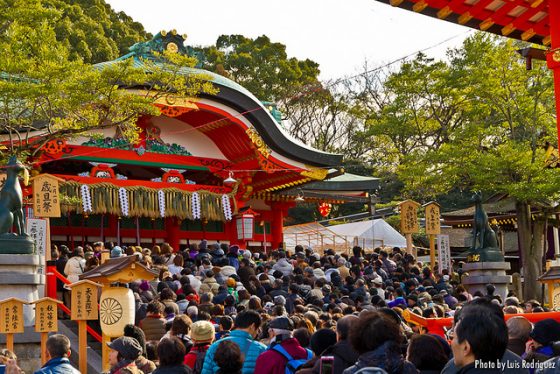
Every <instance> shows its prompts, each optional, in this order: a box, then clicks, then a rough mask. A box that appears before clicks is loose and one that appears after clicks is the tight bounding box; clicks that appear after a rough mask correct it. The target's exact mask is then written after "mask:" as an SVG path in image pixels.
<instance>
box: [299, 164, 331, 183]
mask: <svg viewBox="0 0 560 374" xmlns="http://www.w3.org/2000/svg"><path fill="white" fill-rule="evenodd" d="M308 168H309V169H308V170H304V171H302V172H301V173H300V175H303V176H304V177H308V178H311V179H315V180H320V181H322V180H323V179H325V177H326V176H327V174H328V172H329V171H328V170H327V169H320V168H313V167H309V166H308Z"/></svg>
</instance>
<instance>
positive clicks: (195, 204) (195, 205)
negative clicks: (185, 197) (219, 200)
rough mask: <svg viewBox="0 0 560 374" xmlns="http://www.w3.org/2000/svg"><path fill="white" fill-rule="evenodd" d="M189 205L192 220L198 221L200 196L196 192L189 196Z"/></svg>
mask: <svg viewBox="0 0 560 374" xmlns="http://www.w3.org/2000/svg"><path fill="white" fill-rule="evenodd" d="M191 205H192V207H191V209H192V216H193V219H200V216H201V215H200V196H199V195H198V192H193V194H192V196H191Z"/></svg>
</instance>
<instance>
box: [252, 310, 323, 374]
mask: <svg viewBox="0 0 560 374" xmlns="http://www.w3.org/2000/svg"><path fill="white" fill-rule="evenodd" d="M293 331H294V323H293V322H292V320H291V319H289V318H288V317H276V318H275V319H273V320H272V321H271V322H270V323H269V325H268V334H269V337H270V338H271V340H270V341H271V344H270V347H269V348H268V349H267V350H266V352H264V353H262V354H261V355H260V356H259V357H258V358H257V363H256V365H255V373H267V374H293V373H295V372H296V371H297V370H298V369H299V368H301V367H302V366H303V364H305V363H306V362H307V361H309V360H311V358H313V352H311V350H309V349H306V348H303V347H302V346H301V345H300V344H299V342H298V340H297V339H296V338H294V337H293V333H292V332H293Z"/></svg>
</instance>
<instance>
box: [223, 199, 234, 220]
mask: <svg viewBox="0 0 560 374" xmlns="http://www.w3.org/2000/svg"><path fill="white" fill-rule="evenodd" d="M222 206H223V209H224V217H225V218H226V221H231V220H232V218H233V216H232V212H231V203H230V202H229V196H228V195H226V194H224V195H222Z"/></svg>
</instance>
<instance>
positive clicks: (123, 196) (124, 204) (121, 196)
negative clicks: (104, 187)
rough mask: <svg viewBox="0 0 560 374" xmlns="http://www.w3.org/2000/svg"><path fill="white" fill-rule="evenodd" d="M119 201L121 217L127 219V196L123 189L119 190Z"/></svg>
mask: <svg viewBox="0 0 560 374" xmlns="http://www.w3.org/2000/svg"><path fill="white" fill-rule="evenodd" d="M119 200H120V202H121V211H122V214H123V216H125V217H128V194H127V193H126V189H124V188H123V187H121V188H119Z"/></svg>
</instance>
